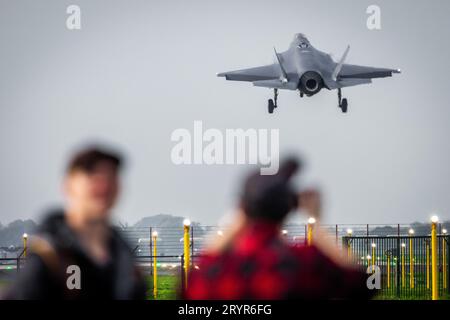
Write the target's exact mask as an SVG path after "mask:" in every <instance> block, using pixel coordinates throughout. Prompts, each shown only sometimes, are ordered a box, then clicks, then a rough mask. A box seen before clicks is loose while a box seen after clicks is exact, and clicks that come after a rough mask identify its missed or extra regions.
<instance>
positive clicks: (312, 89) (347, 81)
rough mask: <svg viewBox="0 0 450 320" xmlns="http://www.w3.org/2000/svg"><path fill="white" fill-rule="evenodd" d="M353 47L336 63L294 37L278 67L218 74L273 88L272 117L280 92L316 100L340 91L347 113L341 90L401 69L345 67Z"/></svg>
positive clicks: (279, 57) (340, 104)
mask: <svg viewBox="0 0 450 320" xmlns="http://www.w3.org/2000/svg"><path fill="white" fill-rule="evenodd" d="M349 50H350V46H348V47H347V49H346V50H345V52H344V54H343V55H342V57H341V59H340V60H339V61H338V62H334V61H333V59H332V58H331V56H330V55H329V54H327V53H325V52H322V51H319V50H317V49H316V48H314V47H313V46H312V45H311V43H310V42H309V41H308V39H307V38H306V36H305V35H303V34H301V33H298V34H296V35H295V36H294V40H293V41H292V43H291V45H290V47H289V49H288V50H287V51H284V52H281V53H278V52H277V50H276V49H275V48H274V51H275V58H276V59H275V63H273V64H270V65H265V66H262V67H256V68H250V69H242V70H237V71H230V72H223V73H218V74H217V76H219V77H225V79H226V80H233V81H248V82H252V83H253V85H255V86H257V87H265V88H271V89H273V91H274V98H273V99H269V101H268V110H269V113H273V111H274V109H275V108H276V107H277V106H278V104H277V99H278V89H286V90H294V91H295V90H298V91H299V93H300V97H303V96H305V95H306V96H308V97H310V96H313V95H315V94H317V93H319V92H320V90H321V89H322V88H326V89H328V90H333V89H337V94H338V107H339V108H340V109H341V110H342V112H344V113H346V112H347V109H348V101H347V99H346V98H342V88H345V87H350V86H356V85H360V84H367V83H371V82H372V79H374V78H385V77H391V76H392V74H393V73H400V69H386V68H374V67H365V66H357V65H352V64H345V63H344V62H345V60H346V58H347V55H348V52H349Z"/></svg>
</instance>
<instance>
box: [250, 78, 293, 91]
mask: <svg viewBox="0 0 450 320" xmlns="http://www.w3.org/2000/svg"><path fill="white" fill-rule="evenodd" d="M253 85H254V86H256V87H264V88H275V89H287V90H296V89H297V84H296V83H295V82H283V81H281V80H280V79H274V80H260V81H253Z"/></svg>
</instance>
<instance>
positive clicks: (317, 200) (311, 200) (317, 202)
mask: <svg viewBox="0 0 450 320" xmlns="http://www.w3.org/2000/svg"><path fill="white" fill-rule="evenodd" d="M298 204H299V206H298V207H299V209H300V210H301V211H305V212H306V214H308V217H313V218H315V219H316V220H318V219H319V218H320V215H321V210H322V201H321V196H320V192H319V191H318V190H314V189H310V190H305V191H303V192H300V194H299V203H298Z"/></svg>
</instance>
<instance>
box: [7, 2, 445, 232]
mask: <svg viewBox="0 0 450 320" xmlns="http://www.w3.org/2000/svg"><path fill="white" fill-rule="evenodd" d="M70 4H77V5H79V6H80V7H81V23H82V29H81V30H76V31H69V30H68V29H67V28H66V19H67V16H68V15H67V14H66V8H67V6H68V5H70ZM371 4H377V5H379V6H380V8H381V26H382V29H381V30H379V31H370V30H368V29H367V28H366V19H367V16H368V15H367V14H366V8H367V7H368V6H369V5H371ZM449 9H450V2H449V1H437V0H434V1H415V2H414V3H412V2H411V1H381V0H379V1H372V0H371V1H361V0H354V1H299V0H292V1H259V0H258V1H257V0H254V1H245V2H244V1H235V0H233V1H231V0H227V1H211V0H204V1H194V0H190V1H181V0H180V1H173V0H164V1H143V0H142V1H140V0H139V1H110V0H108V1H103V0H95V1H94V0H71V1H63V0H60V1H44V0H40V1H35V0H29V1H24V0H14V1H12V0H0V150H1V151H0V152H1V166H0V222H1V223H3V224H5V223H8V222H10V221H12V220H14V219H18V218H36V217H37V216H38V214H40V213H41V212H42V210H43V209H45V208H46V207H48V206H49V205H53V204H58V203H61V201H62V198H61V194H60V182H61V174H62V170H63V167H64V165H65V161H66V160H67V157H68V155H69V154H70V151H71V150H72V148H73V147H74V146H77V145H79V144H80V143H83V142H86V141H90V140H93V139H94V140H100V141H106V142H109V143H112V144H114V145H117V146H120V147H121V148H122V149H123V150H124V151H125V152H126V153H127V156H128V158H129V167H128V170H127V172H126V174H125V177H124V178H125V186H124V189H125V192H124V194H123V196H122V199H121V202H120V205H119V206H118V207H117V208H116V217H117V218H118V219H120V220H122V221H128V222H131V223H133V222H135V221H137V220H138V219H139V218H141V217H143V216H147V215H153V214H158V213H168V214H174V215H183V216H189V217H190V218H192V219H194V220H199V221H201V222H204V223H208V224H215V223H217V221H218V220H219V217H220V216H221V215H222V214H223V213H225V212H226V211H228V210H229V209H230V208H232V207H233V205H234V200H235V196H236V193H237V191H238V188H237V187H238V182H239V181H240V180H239V179H240V178H241V177H242V174H243V173H245V172H246V170H247V169H248V167H246V166H209V167H208V166H199V165H197V166H175V165H174V164H172V162H171V160H170V151H171V148H172V147H173V145H174V143H173V142H171V141H170V135H171V133H172V131H173V130H175V129H177V128H187V129H190V130H192V128H193V121H194V120H202V121H203V125H204V127H205V128H218V129H221V130H222V129H226V128H268V129H270V128H279V129H280V146H281V150H282V151H295V152H298V153H299V154H301V155H304V156H305V160H306V162H307V166H306V168H305V172H304V174H303V176H302V177H301V178H303V179H304V180H303V181H304V184H305V185H309V184H314V185H319V186H321V187H322V190H323V191H324V196H325V200H326V204H325V209H326V213H325V222H328V223H408V222H412V221H416V220H419V221H427V220H428V218H429V216H430V213H431V212H433V211H434V212H437V213H438V214H439V216H440V217H442V218H447V219H448V218H450V192H449V191H450V165H449V164H450V143H449V141H448V138H449V136H450V126H449V120H450V106H449V101H450V90H449V88H448V83H449V82H448V76H449V73H450V64H449V62H448V59H449V57H450V45H449V34H448V30H450V20H449V19H448V16H449V14H450V10H449ZM297 32H302V33H305V34H306V35H307V36H308V38H309V40H310V41H311V43H312V44H313V45H314V46H315V47H316V48H318V49H320V50H323V51H325V52H331V53H333V57H334V58H335V59H339V57H340V55H341V54H342V53H343V51H344V50H345V47H346V46H347V44H350V45H351V50H350V53H349V55H348V60H347V62H349V63H354V64H363V65H372V66H378V67H392V68H401V69H402V72H403V73H402V74H400V75H395V76H394V77H393V78H387V79H379V80H375V81H374V83H373V84H371V85H365V86H359V87H354V88H349V89H345V90H344V92H343V93H344V96H345V97H347V98H348V99H349V113H348V114H346V115H343V114H341V113H340V110H339V109H338V108H337V97H336V92H335V91H328V90H323V91H322V92H320V94H318V95H316V96H314V97H312V98H306V99H302V100H300V99H299V98H298V94H297V93H295V92H291V91H282V92H280V98H279V104H280V107H279V108H278V109H277V110H276V111H275V113H274V114H273V115H269V114H268V113H267V106H266V105H267V99H268V98H270V97H271V95H272V93H271V91H270V90H268V89H263V88H255V87H253V86H252V85H251V84H248V83H238V82H227V81H225V80H224V79H223V78H217V77H216V76H215V74H216V72H220V71H228V70H233V69H239V68H245V67H252V66H257V65H260V64H266V63H271V62H273V49H272V47H273V46H276V47H277V49H278V51H283V50H285V49H286V48H287V47H288V45H289V43H290V41H291V40H292V37H293V35H294V34H295V33H297Z"/></svg>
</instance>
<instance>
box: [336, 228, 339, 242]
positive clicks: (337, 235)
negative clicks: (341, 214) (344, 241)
mask: <svg viewBox="0 0 450 320" xmlns="http://www.w3.org/2000/svg"><path fill="white" fill-rule="evenodd" d="M338 244H339V233H338V225H337V224H336V245H338Z"/></svg>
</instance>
